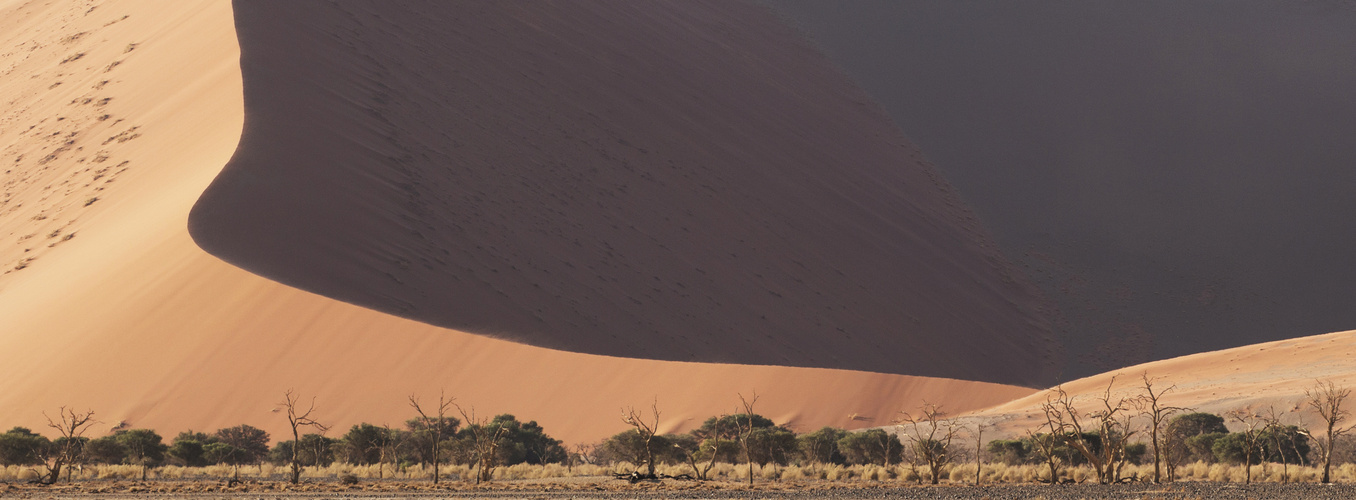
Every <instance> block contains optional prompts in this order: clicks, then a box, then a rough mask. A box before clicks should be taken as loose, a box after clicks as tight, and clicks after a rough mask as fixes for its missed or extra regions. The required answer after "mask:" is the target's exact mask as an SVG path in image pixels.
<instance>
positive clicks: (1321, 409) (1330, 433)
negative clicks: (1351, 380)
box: [1304, 380, 1352, 484]
mask: <svg viewBox="0 0 1356 500" xmlns="http://www.w3.org/2000/svg"><path fill="white" fill-rule="evenodd" d="M1350 395H1351V389H1347V388H1345V387H1337V386H1336V385H1335V384H1333V383H1332V381H1331V380H1327V381H1318V382H1316V383H1315V384H1314V386H1313V387H1311V388H1309V389H1306V390H1305V391H1304V404H1306V405H1308V406H1309V407H1310V408H1313V409H1314V411H1315V412H1317V413H1318V417H1319V419H1320V420H1322V421H1323V424H1322V425H1323V428H1324V432H1323V435H1322V436H1319V437H1315V436H1314V435H1313V434H1312V433H1310V432H1309V431H1308V430H1306V431H1304V434H1305V435H1306V436H1308V437H1309V438H1310V439H1313V441H1314V442H1316V443H1318V451H1319V455H1320V456H1321V457H1322V458H1323V483H1324V484H1327V483H1329V482H1331V480H1332V450H1333V447H1334V446H1335V445H1336V444H1337V438H1339V437H1341V436H1342V435H1344V434H1346V433H1348V432H1350V431H1351V429H1352V427H1351V426H1346V427H1343V426H1342V423H1343V422H1344V421H1346V419H1347V417H1350V416H1351V412H1349V411H1347V410H1344V409H1342V403H1343V402H1345V401H1346V399H1347V397H1348V396H1350Z"/></svg>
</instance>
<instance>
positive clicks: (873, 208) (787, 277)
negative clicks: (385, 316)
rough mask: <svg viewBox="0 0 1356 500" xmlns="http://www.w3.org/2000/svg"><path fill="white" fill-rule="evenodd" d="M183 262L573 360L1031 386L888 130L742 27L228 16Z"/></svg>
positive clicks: (974, 263)
mask: <svg viewBox="0 0 1356 500" xmlns="http://www.w3.org/2000/svg"><path fill="white" fill-rule="evenodd" d="M235 6H236V11H235V15H236V26H237V28H238V33H239V37H240V38H239V39H240V44H241V50H242V63H241V65H242V69H243V75H244V92H245V117H246V118H245V126H244V132H243V136H242V138H241V143H240V147H239V149H238V150H237V152H236V154H235V155H234V157H233V158H232V159H231V161H230V163H229V164H228V165H227V166H226V168H225V169H224V170H223V171H222V173H221V175H220V176H219V177H218V178H217V179H216V180H215V181H214V182H213V183H212V185H211V186H210V187H209V188H208V189H207V191H206V192H205V193H204V194H203V197H202V198H201V200H199V202H198V203H197V205H196V206H195V207H194V210H193V212H192V214H191V217H190V226H189V227H190V231H191V233H192V235H193V237H194V240H195V241H196V242H197V243H198V244H199V245H201V246H202V247H203V248H204V249H205V250H207V251H208V252H210V253H212V254H213V255H216V256H219V257H221V258H223V259H224V260H226V261H228V262H230V263H232V264H235V265H238V266H240V267H242V268H244V269H247V270H250V271H251V272H255V273H258V274H260V275H263V276H266V277H269V278H271V279H275V280H278V281H280V282H283V283H286V284H289V285H292V286H296V287H299V288H302V289H305V290H308V291H312V292H315V293H318V294H321V295H325V296H328V297H332V298H336V299H339V300H343V301H345V302H349V303H353V304H357V305H361V306H365V307H371V308H374V309H377V310H380V311H384V312H387V313H391V314H395V315H399V316H402V317H407V318H411V319H416V320H419V321H423V322H427V323H431V324H436V325H439V326H444V327H449V328H457V329H461V330H464V331H470V332H475V333H480V334H486V335H492V336H495V337H497V338H504V339H510V340H514V341H519V342H524V343H528V344H533V345H538V346H544V347H550V348H554V349H562V350H569V351H576V352H587V353H593V354H605V355H614V356H626V357H640V358H650V359H665V360H677V361H711V362H734V363H748V364H776V365H790V366H807V367H828V368H844V369H854V370H867V371H875V372H884V373H899V374H911V375H927V376H941V377H952V378H964V379H969V380H983V381H989V382H999V383H1010V384H1031V385H1040V384H1044V383H1048V382H1050V381H1052V380H1053V377H1054V364H1055V360H1054V359H1055V357H1056V356H1057V354H1058V347H1057V346H1056V345H1055V343H1054V341H1053V339H1052V338H1051V336H1050V326H1049V324H1048V322H1047V321H1046V319H1045V317H1044V314H1045V312H1046V311H1047V310H1048V308H1047V307H1046V306H1045V305H1044V303H1043V301H1042V300H1041V299H1040V298H1039V296H1038V295H1037V293H1036V292H1035V289H1034V287H1031V286H1029V285H1027V284H1026V283H1025V282H1024V279H1023V278H1022V277H1021V273H1020V272H1017V271H1016V270H1015V269H1014V268H1012V266H1011V265H1010V264H1009V263H1008V262H1007V261H1006V260H1005V259H1004V258H1003V256H1002V255H1001V254H1000V253H998V252H997V251H996V250H995V247H994V246H993V245H992V244H991V242H990V240H989V239H988V237H987V236H986V235H985V234H984V231H983V230H982V228H981V227H980V226H979V224H978V222H977V221H976V220H975V218H974V217H973V215H971V214H970V212H969V211H968V210H967V209H966V208H965V206H964V204H963V203H962V202H961V201H960V200H959V198H958V197H957V196H956V195H955V193H953V192H952V191H951V189H950V187H949V186H948V185H947V184H946V182H945V181H944V180H943V179H941V178H940V177H939V176H938V175H937V174H936V173H935V171H934V170H933V169H932V168H931V166H929V165H928V164H927V163H926V162H925V161H924V160H923V159H922V155H921V154H920V153H919V151H918V150H917V148H915V147H914V146H912V145H910V144H909V143H908V142H907V141H906V139H905V138H904V137H903V135H902V134H901V133H900V132H899V131H898V129H897V128H896V127H895V126H894V125H893V124H892V122H891V121H890V120H889V119H888V118H887V117H886V116H885V115H884V114H883V113H882V112H881V111H880V110H878V109H877V107H876V106H875V105H874V104H873V103H872V102H871V101H870V100H869V99H868V98H867V97H866V96H865V94H863V93H862V92H861V91H860V90H858V89H857V88H856V87H855V86H854V85H853V84H852V83H851V82H850V81H849V80H848V79H847V78H846V77H844V76H843V75H841V74H840V73H838V71H837V70H836V69H835V68H834V67H833V66H832V65H831V64H829V63H828V61H827V60H826V59H825V58H824V57H823V56H821V55H820V54H819V53H818V52H815V51H814V50H813V49H811V48H810V47H809V46H807V45H806V44H805V43H804V42H803V41H802V40H800V38H799V35H798V34H797V33H796V32H795V31H794V30H792V29H791V28H789V27H787V26H784V25H783V24H781V23H780V22H779V21H778V20H777V19H776V17H775V16H774V15H773V13H771V12H770V11H768V10H767V9H766V8H764V7H762V6H759V5H756V4H753V3H751V2H748V3H746V2H727V1H715V2H689V1H675V2H647V3H643V4H637V3H632V2H588V3H582V4H580V3H550V2H539V3H533V4H530V5H518V4H512V3H489V4H473V5H455V6H454V5H451V4H447V3H445V2H438V1H426V2H418V1H416V2H399V3H392V2H383V1H367V2H362V1H357V2H340V3H329V2H300V1H294V2H236V5H235Z"/></svg>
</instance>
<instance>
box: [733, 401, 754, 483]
mask: <svg viewBox="0 0 1356 500" xmlns="http://www.w3.org/2000/svg"><path fill="white" fill-rule="evenodd" d="M757 402H758V391H754V392H753V397H752V399H745V398H744V395H743V394H739V404H740V406H742V407H743V408H744V417H745V418H746V419H747V422H745V423H742V424H741V423H740V422H739V419H738V418H735V427H737V430H738V431H739V433H738V435H739V444H740V446H742V447H743V448H744V461H745V462H748V463H749V486H753V456H752V454H751V453H750V449H749V441H750V439H749V438H750V437H752V436H753V404H754V403H757ZM736 411H738V410H736Z"/></svg>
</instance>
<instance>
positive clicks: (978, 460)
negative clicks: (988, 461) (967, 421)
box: [975, 422, 984, 486]
mask: <svg viewBox="0 0 1356 500" xmlns="http://www.w3.org/2000/svg"><path fill="white" fill-rule="evenodd" d="M983 473H984V424H983V423H982V422H975V485H976V486H978V485H979V478H980V476H981V475H983Z"/></svg>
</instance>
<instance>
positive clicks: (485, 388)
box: [0, 0, 1030, 442]
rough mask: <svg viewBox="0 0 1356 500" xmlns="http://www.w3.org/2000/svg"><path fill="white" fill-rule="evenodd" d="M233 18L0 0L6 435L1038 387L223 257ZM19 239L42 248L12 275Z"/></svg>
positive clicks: (680, 422) (814, 420)
mask: <svg viewBox="0 0 1356 500" xmlns="http://www.w3.org/2000/svg"><path fill="white" fill-rule="evenodd" d="M231 14H232V11H231V6H230V4H229V3H228V2H224V1H217V2H208V1H204V2H180V1H171V0H102V1H93V0H91V1H72V2H44V1H32V2H0V47H5V49H2V50H0V74H3V75H4V78H0V164H3V165H4V168H3V169H0V172H3V175H4V177H3V179H4V186H5V197H4V200H5V202H4V205H3V210H4V212H3V215H4V216H3V217H0V230H2V231H3V233H0V234H2V235H3V236H4V237H5V239H4V240H3V241H0V243H2V244H0V256H3V258H4V261H3V262H5V263H6V264H7V265H6V268H5V269H6V270H9V271H10V272H8V273H4V274H0V381H3V383H4V390H0V428H4V429H7V428H9V427H11V426H15V425H20V426H26V427H29V428H32V429H35V430H41V429H45V425H46V421H45V419H44V418H43V412H44V411H46V412H47V414H52V413H54V412H55V410H56V409H57V407H58V406H61V405H69V406H71V407H74V408H78V409H84V408H89V409H93V410H94V411H95V412H96V416H97V418H98V419H99V420H100V421H101V422H102V423H101V424H100V429H98V430H97V431H96V432H95V433H94V434H93V435H91V437H97V436H98V435H100V434H102V433H103V432H104V431H106V430H107V429H108V428H110V427H114V426H116V425H120V424H125V425H129V426H132V427H151V428H155V429H158V430H159V431H161V433H162V434H166V435H172V434H173V433H177V432H179V431H182V430H186V429H197V430H211V429H216V428H219V427H223V426H230V425H237V424H241V423H247V424H251V425H255V426H258V427H261V428H264V429H266V430H268V431H269V432H271V433H272V434H273V435H274V436H275V437H279V436H283V435H284V434H285V433H284V429H285V428H286V423H285V421H284V418H283V417H282V415H280V414H279V413H277V412H276V410H277V407H276V403H277V402H278V401H279V400H280V398H281V395H282V393H283V391H285V390H287V389H288V388H295V389H296V390H297V391H299V392H300V393H302V394H303V395H306V396H310V395H315V396H316V397H317V406H318V410H317V415H319V416H320V418H321V419H322V421H324V422H325V423H327V424H331V425H333V426H334V427H335V428H336V429H346V428H347V427H348V426H349V425H352V424H355V423H358V422H359V421H368V422H373V423H377V424H381V423H388V424H391V425H393V426H399V425H400V423H401V422H403V421H405V420H406V419H408V418H409V417H410V416H411V410H410V409H409V407H408V406H407V404H406V401H405V397H406V396H407V395H409V394H411V393H414V394H422V395H430V394H435V393H437V392H438V391H439V389H446V390H447V392H448V393H449V394H451V395H455V396H457V397H458V400H459V401H460V402H461V403H463V404H469V405H474V406H475V407H476V409H477V410H479V411H480V412H482V413H501V412H507V413H513V414H516V415H518V416H520V417H523V418H525V419H527V418H531V419H535V420H537V421H538V422H539V423H541V424H542V425H543V426H544V427H545V428H546V429H547V431H548V432H549V433H551V434H552V435H554V436H556V437H559V438H562V439H565V440H567V441H568V442H590V441H594V440H597V439H600V438H602V437H604V436H607V435H610V434H613V433H616V432H619V431H621V430H623V429H624V428H625V425H624V424H622V423H621V422H620V421H619V420H618V419H617V410H618V408H619V407H621V406H625V405H644V404H646V403H648V402H649V401H652V400H653V399H655V398H658V401H659V404H660V407H661V408H662V409H663V410H664V412H665V413H664V419H663V421H662V427H663V428H664V429H666V430H667V429H673V430H682V429H687V428H690V427H692V426H693V425H695V424H694V422H693V419H701V418H705V417H707V416H710V415H714V414H718V413H720V412H723V411H728V410H729V409H730V408H731V407H732V405H733V404H734V403H735V402H736V400H735V397H734V394H735V392H737V391H742V392H744V393H746V394H747V393H748V392H749V391H751V390H757V391H758V393H759V394H761V395H762V396H763V398H762V399H761V400H760V403H759V409H760V412H763V413H765V414H767V415H768V416H770V417H774V418H776V419H777V420H778V421H779V422H791V423H794V424H795V425H797V428H801V429H810V428H817V427H818V426H822V425H838V426H849V427H856V426H862V425H869V424H871V423H872V422H881V421H886V420H888V419H889V418H891V417H892V416H893V413H894V411H895V410H896V409H898V408H900V407H905V406H910V405H912V404H916V403H915V402H916V401H918V400H921V399H928V400H931V401H944V402H947V404H948V405H953V406H955V407H961V408H976V407H982V406H990V405H993V404H997V403H999V402H1002V401H1006V400H1010V399H1012V398H1013V397H1017V396H1020V395H1022V394H1025V393H1028V392H1030V390H1029V389H1024V388H1020V387H1012V386H1003V385H995V384H985V383H976V382H964V381H957V380H948V379H935V378H924V377H910V376H899V375H885V374H877V373H862V372H849V371H842V370H824V369H797V368H782V367H749V366H740V365H716V364H698V363H678V362H657V361H646V360H626V359H617V358H609V357H604V356H589V355H581V354H572V353H564V352H558V351H552V350H548V349H541V348H534V347H528V346H524V345H521V344H515V343H511V342H504V341H498V340H493V339H488V338H485V337H482V336H476V335H470V334H466V333H462V332H458V331H454V330H446V329H442V328H437V327H433V326H429V325H427V324H422V323H418V322H415V321H410V320H404V319H400V318H395V317H392V316H389V315H387V314H383V313H379V312H375V311H371V310H368V309H364V308H361V307H357V306H352V305H349V304H344V303H340V302H337V301H334V300H332V299H328V298H324V297H320V296H317V295H314V294H311V293H307V292H303V291H299V290H297V289H294V288H291V287H287V286H284V285H280V284H278V283H276V282H272V281H269V280H267V279H264V278H260V277H258V276H256V275H253V274H250V273H249V272H246V271H243V270H241V269H239V268H237V267H235V266H232V265H230V264H227V263H225V262H222V261H221V260H219V259H217V258H215V257H212V256H210V255H208V254H206V253H204V252H203V251H202V250H201V249H199V248H198V247H197V246H196V245H195V244H194V243H193V241H192V239H191V238H190V237H189V235H188V233H187V230H186V226H187V222H188V213H189V210H190V208H191V207H192V206H193V203H194V202H195V201H196V200H197V199H198V197H199V195H200V194H201V193H202V191H203V190H204V189H205V188H206V187H207V185H208V184H209V183H210V182H211V181H212V179H213V178H214V177H215V176H216V175H217V174H218V173H219V172H220V171H221V168H222V166H223V165H225V163H226V161H227V160H228V159H229V158H230V157H231V155H232V154H233V152H234V151H235V148H236V145H237V142H238V139H239V137H240V131H241V127H242V124H243V120H244V109H243V104H242V101H241V95H242V88H241V80H240V70H239V52H238V47H237V45H236V34H235V32H234V30H233V23H232V15H231ZM129 49H130V50H129ZM77 54H80V56H79V57H74V56H75V55H77ZM115 63H116V64H115ZM85 99H89V101H86V100H85ZM105 116H107V117H106V118H104V117H105ZM101 118H102V119H101ZM132 127H136V129H135V130H132V131H131V132H128V130H129V129H131V128H132ZM72 134H73V135H72ZM53 137H55V138H59V139H61V140H54V139H53ZM67 141H72V142H71V144H69V147H66V146H67ZM49 157H50V158H49ZM107 165H113V166H119V168H116V169H105V166H107ZM90 198H98V200H96V201H94V202H93V203H89V202H88V200H89V199H90ZM58 229H60V231H57V230H58ZM53 232H56V233H57V234H56V235H55V236H52V237H49V236H48V235H50V234H52V233H53ZM69 234H75V237H72V238H69V239H68V238H66V237H65V235H69ZM27 235H32V236H31V237H28V238H24V236H27ZM25 254H29V255H34V254H36V255H38V258H36V259H34V260H31V261H29V262H27V264H26V265H25V266H23V267H22V268H18V269H16V267H18V266H17V265H16V262H18V261H19V260H20V259H23V258H25V257H24V255H25ZM696 423H700V422H696Z"/></svg>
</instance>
